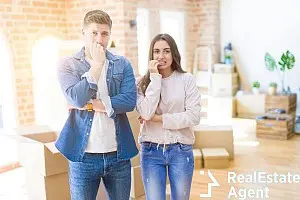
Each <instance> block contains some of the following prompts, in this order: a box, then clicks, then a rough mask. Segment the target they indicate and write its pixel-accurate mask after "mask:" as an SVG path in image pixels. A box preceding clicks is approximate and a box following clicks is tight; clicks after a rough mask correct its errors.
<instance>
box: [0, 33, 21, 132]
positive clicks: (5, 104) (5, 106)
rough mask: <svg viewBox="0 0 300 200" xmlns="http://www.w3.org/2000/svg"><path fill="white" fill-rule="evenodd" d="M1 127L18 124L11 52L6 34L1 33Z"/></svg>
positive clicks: (11, 126) (10, 126)
mask: <svg viewBox="0 0 300 200" xmlns="http://www.w3.org/2000/svg"><path fill="white" fill-rule="evenodd" d="M0 55H1V64H0V70H1V73H0V129H1V128H8V129H9V128H14V127H15V126H16V105H17V103H16V96H15V94H16V93H15V81H14V76H13V75H14V74H13V72H14V70H13V67H12V65H11V52H10V50H9V47H8V44H7V41H6V39H5V38H4V35H2V34H1V33H0Z"/></svg>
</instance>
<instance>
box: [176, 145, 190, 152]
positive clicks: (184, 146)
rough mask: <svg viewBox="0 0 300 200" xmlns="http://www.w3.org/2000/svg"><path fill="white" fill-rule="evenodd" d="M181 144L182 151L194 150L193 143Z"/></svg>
mask: <svg viewBox="0 0 300 200" xmlns="http://www.w3.org/2000/svg"><path fill="white" fill-rule="evenodd" d="M179 146H180V150H181V151H185V152H187V151H192V150H193V145H191V144H180V145H179Z"/></svg>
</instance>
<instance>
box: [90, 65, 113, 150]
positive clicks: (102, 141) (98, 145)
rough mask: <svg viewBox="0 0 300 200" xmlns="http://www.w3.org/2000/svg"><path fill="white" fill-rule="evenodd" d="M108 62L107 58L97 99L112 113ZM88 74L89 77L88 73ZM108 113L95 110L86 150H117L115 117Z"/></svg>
mask: <svg viewBox="0 0 300 200" xmlns="http://www.w3.org/2000/svg"><path fill="white" fill-rule="evenodd" d="M108 63H109V62H108V60H106V62H105V63H104V67H103V68H102V72H101V75H100V78H99V81H98V84H97V85H98V92H97V99H101V101H102V102H103V104H104V106H105V109H106V112H107V113H110V112H111V109H112V106H111V100H110V97H109V95H108V89H107V84H106V72H107V68H108ZM86 76H87V77H89V75H88V74H87V75H86ZM107 113H102V112H95V115H94V118H93V122H92V128H91V133H90V136H89V140H88V144H87V147H86V150H85V152H89V153H107V152H112V151H117V141H116V129H115V122H114V120H113V119H111V118H109V117H108V115H107Z"/></svg>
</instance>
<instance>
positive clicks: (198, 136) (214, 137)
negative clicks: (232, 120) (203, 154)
mask: <svg viewBox="0 0 300 200" xmlns="http://www.w3.org/2000/svg"><path fill="white" fill-rule="evenodd" d="M193 131H194V133H195V143H194V148H195V149H203V148H224V149H226V151H227V152H228V153H229V159H230V160H233V159H234V145H233V129H232V126H201V125H199V126H195V127H193Z"/></svg>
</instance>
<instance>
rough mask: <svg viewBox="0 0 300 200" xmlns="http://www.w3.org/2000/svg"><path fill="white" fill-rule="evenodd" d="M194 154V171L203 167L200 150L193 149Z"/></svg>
mask: <svg viewBox="0 0 300 200" xmlns="http://www.w3.org/2000/svg"><path fill="white" fill-rule="evenodd" d="M193 154H194V169H201V168H202V167H203V166H202V153H201V150H200V149H193Z"/></svg>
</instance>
